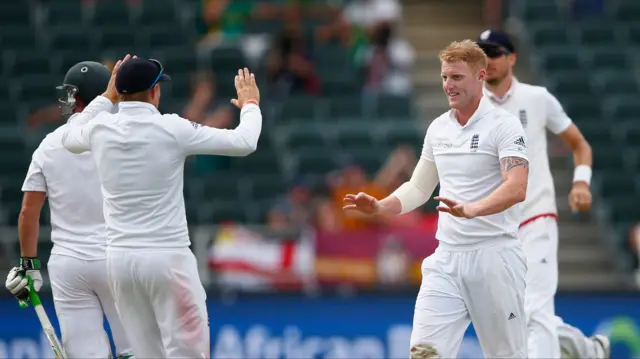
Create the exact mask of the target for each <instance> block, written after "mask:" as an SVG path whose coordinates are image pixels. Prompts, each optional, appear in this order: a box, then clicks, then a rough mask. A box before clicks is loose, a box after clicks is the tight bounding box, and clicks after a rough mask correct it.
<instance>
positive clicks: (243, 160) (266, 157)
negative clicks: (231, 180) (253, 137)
mask: <svg viewBox="0 0 640 359" xmlns="http://www.w3.org/2000/svg"><path fill="white" fill-rule="evenodd" d="M231 168H232V169H234V170H237V171H240V172H242V173H247V174H268V173H274V172H275V173H278V172H279V171H280V163H279V161H278V155H277V153H276V152H274V151H269V150H268V149H262V148H258V150H257V151H255V152H254V153H252V154H250V155H249V156H246V157H240V158H234V159H233V161H232V163H231Z"/></svg>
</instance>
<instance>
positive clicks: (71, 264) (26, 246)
mask: <svg viewBox="0 0 640 359" xmlns="http://www.w3.org/2000/svg"><path fill="white" fill-rule="evenodd" d="M111 77H112V76H111V72H110V71H109V70H108V69H107V68H106V67H105V66H104V65H102V64H99V63H97V62H92V61H84V62H80V63H78V64H76V65H74V66H73V67H71V68H70V69H69V71H68V72H67V74H66V76H65V78H64V83H63V85H62V86H60V87H59V88H58V89H59V90H61V91H63V93H64V97H63V98H62V99H60V107H61V108H62V113H63V114H64V115H71V116H70V117H69V119H68V121H67V123H66V124H64V125H62V126H61V127H58V129H56V130H55V131H54V132H52V133H50V134H49V135H47V137H45V139H44V140H43V141H42V142H41V143H40V146H38V148H37V149H36V150H35V152H34V153H33V158H32V161H31V164H30V166H29V170H28V173H27V177H26V179H25V181H24V184H23V186H22V190H23V191H24V199H23V202H22V210H21V212H20V218H19V221H18V233H19V236H20V249H21V252H22V253H21V255H22V258H21V260H20V262H21V263H20V265H19V266H18V267H15V268H13V269H12V270H11V272H10V273H9V276H8V277H7V283H6V287H7V288H8V289H9V290H10V291H11V292H12V293H13V294H14V295H16V296H17V297H18V298H21V299H25V295H27V297H28V294H27V293H28V290H27V289H26V287H27V280H26V279H25V278H24V277H25V275H29V276H30V277H31V278H32V279H33V280H34V288H35V289H36V290H39V289H40V287H41V286H42V276H41V275H40V272H39V268H40V262H39V260H38V259H37V248H38V233H39V227H40V225H39V220H40V212H41V210H42V207H43V206H44V202H45V199H46V198H47V197H48V198H49V207H50V210H51V228H52V230H51V240H52V241H53V248H52V250H51V257H50V259H49V262H48V272H49V277H50V279H51V290H52V292H53V301H54V305H55V309H56V315H57V317H58V320H59V322H60V329H61V332H62V344H63V347H64V349H65V351H66V353H67V355H68V357H69V358H78V359H85V358H102V359H106V358H110V357H111V345H110V343H109V338H108V336H107V334H106V333H105V331H104V315H106V317H107V320H108V321H109V325H110V328H111V332H112V335H113V339H114V342H115V346H116V352H117V355H118V357H119V358H129V357H131V348H130V347H129V343H128V342H127V339H126V336H125V334H124V330H123V328H122V324H121V323H120V319H119V318H118V313H117V311H116V307H115V303H114V301H113V297H112V296H111V292H110V290H109V284H108V280H107V264H106V254H105V247H106V228H105V220H104V216H103V213H102V193H101V191H100V182H99V180H98V172H97V170H96V165H95V161H94V160H93V158H92V157H91V155H90V154H88V153H87V154H82V155H74V154H72V153H69V151H67V150H66V149H65V148H64V147H62V142H61V139H62V134H63V133H64V132H65V131H66V129H68V128H70V127H73V126H81V125H83V124H85V123H87V122H88V121H90V120H91V119H92V118H93V117H95V116H96V115H97V114H98V113H100V112H103V111H106V112H110V111H112V110H113V109H114V102H115V101H116V99H117V93H115V88H114V83H113V81H111V82H110V78H111ZM109 83H110V87H111V88H109V87H108V84H109ZM105 90H106V92H105ZM103 93H104V94H103ZM100 94H103V95H102V96H100ZM103 313H104V314H103Z"/></svg>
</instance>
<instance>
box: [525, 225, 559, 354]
mask: <svg viewBox="0 0 640 359" xmlns="http://www.w3.org/2000/svg"><path fill="white" fill-rule="evenodd" d="M518 236H519V237H520V238H521V239H522V245H523V249H524V253H525V255H526V257H527V268H528V271H527V290H526V292H525V301H524V302H525V304H524V308H525V312H526V313H527V329H528V331H529V342H528V347H529V358H531V359H542V358H544V359H548V358H560V342H559V340H558V322H557V320H556V312H555V304H554V298H555V295H556V290H557V288H558V223H557V221H556V219H555V218H553V217H541V218H538V219H535V220H533V221H531V222H529V223H526V224H525V225H523V226H522V227H521V228H520V231H519V233H518Z"/></svg>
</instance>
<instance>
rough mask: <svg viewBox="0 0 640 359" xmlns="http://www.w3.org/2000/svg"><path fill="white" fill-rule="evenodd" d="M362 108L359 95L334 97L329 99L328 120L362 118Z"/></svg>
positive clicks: (363, 104)
mask: <svg viewBox="0 0 640 359" xmlns="http://www.w3.org/2000/svg"><path fill="white" fill-rule="evenodd" d="M364 106H365V103H364V102H363V101H362V97H361V96H359V95H351V96H334V97H332V98H330V99H329V118H339V117H364V116H365V107H364Z"/></svg>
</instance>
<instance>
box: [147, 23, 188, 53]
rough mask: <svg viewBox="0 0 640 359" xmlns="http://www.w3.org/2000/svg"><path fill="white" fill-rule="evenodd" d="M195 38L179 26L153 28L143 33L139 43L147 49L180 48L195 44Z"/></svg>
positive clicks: (148, 28)
mask: <svg viewBox="0 0 640 359" xmlns="http://www.w3.org/2000/svg"><path fill="white" fill-rule="evenodd" d="M193 38H194V37H193V36H191V34H189V33H186V32H185V31H184V30H182V28H180V27H178V26H160V27H159V26H152V27H147V28H146V29H145V31H144V32H143V35H142V38H141V39H140V41H139V43H140V44H144V45H145V46H146V47H150V48H159V47H179V46H186V45H192V44H193Z"/></svg>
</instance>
